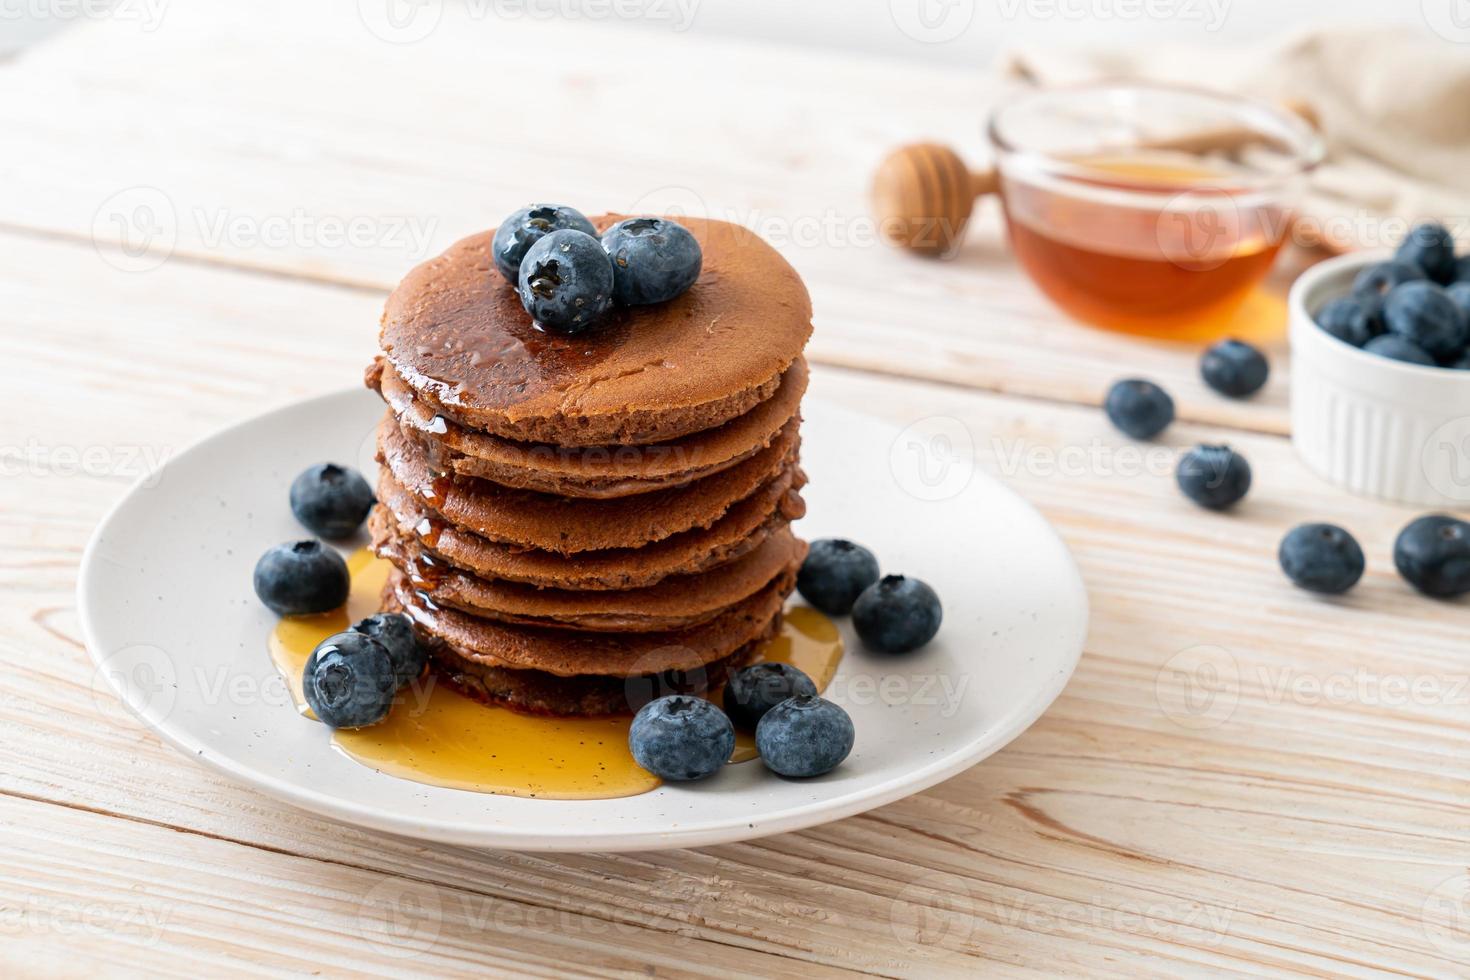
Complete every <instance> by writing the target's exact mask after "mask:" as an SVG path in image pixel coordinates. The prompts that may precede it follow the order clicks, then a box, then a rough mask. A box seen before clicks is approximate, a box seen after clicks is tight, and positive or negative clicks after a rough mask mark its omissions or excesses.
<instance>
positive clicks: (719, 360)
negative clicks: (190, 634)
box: [367, 215, 811, 715]
mask: <svg viewBox="0 0 1470 980" xmlns="http://www.w3.org/2000/svg"><path fill="white" fill-rule="evenodd" d="M621 218H622V216H620V215H608V216H605V217H603V218H600V219H593V223H594V224H595V225H597V227H598V230H599V231H600V230H602V229H603V228H605V227H607V226H608V225H610V224H612V223H614V222H616V221H618V220H621ZM679 220H680V222H681V223H682V224H684V225H685V226H686V227H687V228H688V229H689V230H690V231H691V232H693V233H694V235H695V237H696V238H697V239H698V240H699V242H700V245H701V247H702V249H703V252H704V264H703V268H702V271H701V273H700V277H699V280H698V281H697V282H696V283H695V284H694V286H692V287H691V288H690V289H689V290H688V292H686V293H684V294H683V295H682V296H679V297H678V298H676V299H674V300H671V301H669V302H667V303H663V304H660V305H654V306H636V307H626V308H625V307H619V308H616V309H615V310H614V311H613V312H612V313H610V314H609V315H608V317H607V318H606V319H605V320H604V321H602V322H601V323H599V324H598V325H597V326H595V327H594V328H593V329H591V330H589V331H587V332H585V333H583V334H580V335H577V336H562V335H557V334H552V333H548V332H545V331H543V330H541V329H540V328H538V327H537V326H536V325H535V324H534V323H532V321H531V319H530V317H529V316H527V314H526V312H525V311H524V310H523V309H522V307H521V304H520V301H519V299H518V297H517V296H516V292H515V290H514V288H513V287H511V286H510V285H509V284H508V283H506V282H505V281H504V280H503V279H502V278H501V277H500V276H499V275H498V274H497V272H496V270H495V264H494V262H493V260H492V257H491V239H492V238H493V235H494V232H493V230H492V231H487V232H484V233H482V234H479V235H474V236H471V237H470V238H466V239H464V240H463V241H460V242H458V243H457V244H455V245H454V246H453V247H451V248H450V249H449V250H448V251H447V252H445V253H444V254H443V255H441V256H439V257H438V258H435V259H432V260H430V261H428V262H426V263H424V264H423V265H420V266H419V267H417V268H416V269H414V270H413V271H412V272H410V273H409V275H408V276H407V278H405V279H404V280H403V282H402V283H401V284H400V285H399V286H398V288H397V289H396V290H395V291H394V292H393V294H392V296H390V297H389V299H388V303H387V307H386V309H385V310H384V313H383V321H382V333H381V345H382V353H381V354H380V355H379V356H378V358H377V359H376V360H375V361H374V363H373V365H372V366H371V367H370V368H369V369H368V373H367V382H368V385H369V386H370V387H372V388H374V389H376V390H377V391H378V392H380V393H381V394H382V396H383V399H384V401H386V402H387V404H388V412H387V414H386V416H385V417H384V419H383V421H382V423H381V425H380V427H379V431H378V436H377V438H378V458H379V461H380V462H381V463H382V467H381V475H380V478H379V484H378V506H377V507H376V508H374V511H373V515H372V518H371V521H370V529H371V532H372V535H373V545H374V548H375V549H376V551H377V552H378V554H379V555H381V556H382V557H384V558H386V559H388V561H389V562H391V563H392V565H393V566H394V568H393V572H392V574H391V575H390V577H389V581H388V585H387V587H386V588H385V591H384V605H385V608H388V609H393V610H402V611H403V612H406V613H407V614H408V615H409V616H410V617H411V618H412V620H413V622H414V623H415V625H416V628H417V630H418V632H419V634H420V636H421V638H422V639H423V640H424V641H425V643H426V645H427V646H428V648H429V650H430V656H431V664H432V666H433V669H434V670H435V672H436V674H437V675H438V676H439V678H440V679H441V680H442V681H443V682H445V683H448V684H449V685H451V686H453V687H454V688H456V689H458V690H460V691H461V692H463V693H465V694H468V695H470V696H472V697H475V698H477V699H479V700H482V701H485V702H487V703H495V704H503V705H506V706H509V707H512V708H516V709H519V710H524V711H531V712H538V713H548V714H558V715H598V714H609V713H616V712H620V711H625V710H628V709H629V708H630V707H632V708H636V707H637V706H638V704H639V703H640V702H641V700H644V699H646V697H647V696H648V695H649V694H650V693H653V694H658V693H668V692H669V690H671V689H679V690H693V691H699V690H703V689H706V688H708V687H714V686H718V685H719V684H721V683H723V681H724V680H725V678H726V677H727V676H728V675H729V674H730V673H731V672H732V671H733V670H735V669H737V668H738V667H739V666H740V665H742V664H743V663H744V662H746V661H747V660H748V659H749V658H750V657H751V655H752V653H753V652H754V649H755V648H756V646H757V645H758V644H759V643H760V642H761V641H762V640H765V639H767V638H768V637H770V636H772V635H773V634H774V633H775V632H776V631H777V630H778V629H779V627H780V622H781V612H782V608H783V606H784V604H785V601H786V598H787V596H788V595H789V594H790V592H791V590H792V587H793V585H794V582H795V577H796V571H797V569H798V567H799V566H800V564H801V561H802V559H803V558H804V557H805V554H806V544H805V543H804V542H802V541H800V540H799V539H797V538H796V537H795V536H794V535H793V534H792V531H791V528H790V527H789V525H790V522H791V521H793V520H795V519H796V518H799V517H800V516H801V515H802V513H803V510H804V505H803V503H802V500H801V496H800V490H801V487H802V485H803V484H804V482H805V480H806V477H805V475H804V474H803V473H802V470H801V467H800V465H799V461H798V450H799V443H800V434H799V428H800V423H801V416H800V407H801V398H802V395H803V393H804V392H805V390H806V383H807V371H806V363H805V361H804V360H803V359H802V356H801V351H802V348H803V347H804V346H805V344H806V341H807V338H808V336H809V335H810V333H811V303H810V300H809V298H808V296H807V292H806V289H805V287H804V286H803V285H802V282H801V279H800V278H799V277H798V276H797V274H796V272H795V271H794V270H793V269H792V268H791V266H790V265H789V264H787V262H786V261H785V260H784V259H782V258H781V257H780V255H778V254H777V253H776V252H775V251H774V250H773V249H772V248H771V247H770V246H769V245H767V244H766V243H765V242H763V241H761V240H760V239H759V238H758V237H757V236H756V235H755V234H754V233H752V232H750V231H748V230H746V229H744V228H742V227H739V226H737V225H731V224H727V223H725V222H720V221H710V220H699V219H692V218H691V219H679Z"/></svg>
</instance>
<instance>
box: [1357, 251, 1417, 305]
mask: <svg viewBox="0 0 1470 980" xmlns="http://www.w3.org/2000/svg"><path fill="white" fill-rule="evenodd" d="M1423 278H1424V270H1423V269H1421V268H1419V267H1418V266H1417V265H1414V264H1413V263H1411V262H1399V261H1397V260H1393V259H1390V260H1389V261H1387V262H1378V263H1376V264H1374V265H1369V266H1364V267H1363V269H1362V271H1360V272H1359V273H1358V274H1357V277H1356V278H1354V279H1353V295H1354V296H1357V297H1360V298H1367V299H1373V298H1375V297H1378V298H1382V297H1384V296H1387V295H1388V294H1389V292H1391V291H1392V290H1393V289H1395V288H1396V287H1398V286H1400V285H1402V284H1404V283H1406V282H1417V281H1419V280H1421V279H1423Z"/></svg>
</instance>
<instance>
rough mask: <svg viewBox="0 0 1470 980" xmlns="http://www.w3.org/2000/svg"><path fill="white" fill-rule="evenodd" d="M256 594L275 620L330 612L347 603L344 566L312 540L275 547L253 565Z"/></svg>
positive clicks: (339, 556) (347, 581) (342, 562)
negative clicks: (281, 617)
mask: <svg viewBox="0 0 1470 980" xmlns="http://www.w3.org/2000/svg"><path fill="white" fill-rule="evenodd" d="M254 584H255V594H256V595H257V596H259V597H260V601H261V602H263V603H265V604H266V606H268V607H269V608H270V610H271V611H272V612H274V613H275V614H276V615H278V616H310V615H313V614H315V613H324V612H330V611H331V610H333V609H336V608H338V607H339V606H341V605H342V604H343V603H345V602H346V601H347V593H348V590H349V589H350V588H351V578H350V576H349V575H348V572H347V562H345V561H343V560H342V556H341V555H339V554H337V552H335V551H333V550H332V549H331V548H328V547H327V546H326V545H324V544H322V543H321V542H320V541H317V540H316V539H315V538H311V539H308V540H305V541H288V542H286V543H285V544H278V545H276V546H275V547H274V548H271V549H270V550H269V551H267V552H266V553H265V554H263V555H261V556H260V560H259V561H257V562H256V563H255V574H254Z"/></svg>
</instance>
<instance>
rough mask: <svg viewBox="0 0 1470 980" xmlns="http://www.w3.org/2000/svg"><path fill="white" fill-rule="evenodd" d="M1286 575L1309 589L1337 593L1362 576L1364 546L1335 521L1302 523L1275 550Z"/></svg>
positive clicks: (1348, 587) (1353, 583)
mask: <svg viewBox="0 0 1470 980" xmlns="http://www.w3.org/2000/svg"><path fill="white" fill-rule="evenodd" d="M1277 557H1278V558H1279V559H1280V560H1281V570H1282V571H1283V572H1285V573H1286V577H1287V578H1289V579H1291V580H1292V581H1293V582H1295V583H1296V584H1297V585H1299V586H1301V587H1302V588H1304V589H1307V590H1308V591H1310V592H1326V593H1328V594H1329V595H1337V594H1338V593H1341V592H1346V591H1347V590H1348V589H1351V588H1352V587H1353V586H1354V585H1356V584H1357V583H1358V579H1360V578H1362V577H1363V568H1364V565H1365V562H1364V560H1363V549H1362V548H1360V547H1359V546H1358V542H1357V540H1356V539H1355V538H1354V537H1353V536H1352V535H1351V534H1349V533H1348V532H1346V531H1344V530H1343V529H1342V528H1340V527H1338V526H1337V525H1335V524H1302V525H1299V526H1297V527H1294V528H1292V529H1291V531H1289V532H1288V533H1287V535H1286V537H1284V538H1282V539H1281V550H1280V551H1279V552H1278V553H1277Z"/></svg>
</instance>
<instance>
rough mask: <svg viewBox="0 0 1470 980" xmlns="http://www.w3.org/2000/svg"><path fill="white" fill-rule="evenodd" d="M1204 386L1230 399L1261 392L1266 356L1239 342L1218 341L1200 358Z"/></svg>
mask: <svg viewBox="0 0 1470 980" xmlns="http://www.w3.org/2000/svg"><path fill="white" fill-rule="evenodd" d="M1199 373H1200V376H1201V377H1202V378H1204V380H1205V384H1207V385H1209V386H1210V387H1211V388H1213V389H1215V390H1216V391H1218V392H1219V393H1220V394H1222V395H1226V396H1228V397H1230V398H1245V397H1247V396H1249V395H1254V394H1255V393H1256V392H1258V391H1260V390H1261V386H1262V385H1264V384H1265V383H1266V378H1267V376H1268V375H1270V373H1271V366H1270V365H1269V364H1268V363H1267V362H1266V355H1264V354H1262V353H1261V352H1260V351H1259V350H1258V349H1256V348H1255V347H1253V346H1251V345H1250V344H1247V343H1246V342H1245V341H1243V340H1222V341H1220V342H1219V343H1217V344H1215V345H1214V346H1212V347H1210V348H1209V349H1208V350H1206V351H1205V353H1204V356H1203V357H1202V358H1200V362H1199Z"/></svg>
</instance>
